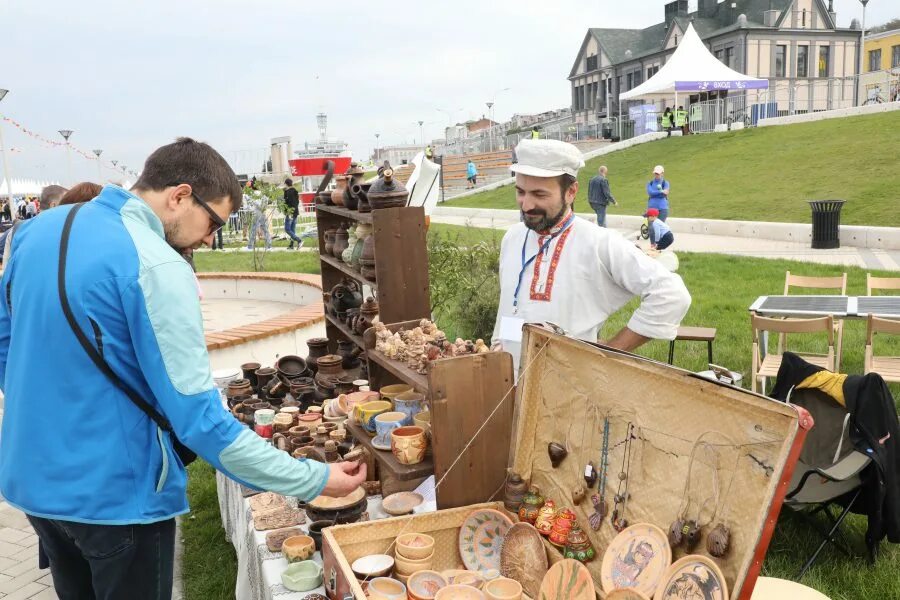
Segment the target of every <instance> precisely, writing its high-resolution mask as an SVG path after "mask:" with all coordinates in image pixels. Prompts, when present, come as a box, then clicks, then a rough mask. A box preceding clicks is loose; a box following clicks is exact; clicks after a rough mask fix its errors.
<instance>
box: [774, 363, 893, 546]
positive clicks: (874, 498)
mask: <svg viewBox="0 0 900 600" xmlns="http://www.w3.org/2000/svg"><path fill="white" fill-rule="evenodd" d="M819 371H824V369H823V368H822V367H817V366H815V365H811V364H809V363H808V362H806V361H805V360H803V359H802V358H800V357H799V356H797V355H796V354H793V353H792V352H785V353H784V358H783V360H782V362H781V368H779V369H778V377H777V380H776V382H775V387H774V388H773V389H772V393H771V396H772V398H775V399H776V400H781V401H784V400H785V399H786V398H787V395H788V392H789V391H790V389H791V388H792V387H794V386H796V385H798V384H799V383H801V382H802V381H803V380H805V379H806V378H807V377H809V376H810V375H813V374H815V373H818V372H819ZM843 392H844V399H845V401H846V404H847V410H848V412H849V413H850V440H851V441H852V442H853V447H854V448H855V449H856V450H857V451H858V452H862V453H863V454H866V455H867V456H869V457H870V458H871V459H872V464H871V465H869V466H868V467H866V469H865V470H864V471H863V473H862V479H863V492H862V495H861V496H860V501H859V502H858V503H857V505H856V506H855V507H854V510H853V512H856V513H859V514H865V515H866V516H868V518H869V526H868V529H867V531H866V544H867V545H868V547H869V550H870V551H872V552H874V551H875V550H876V549H877V547H878V543H879V542H880V541H881V540H883V539H884V538H885V537H887V538H888V541H890V542H892V543H895V544H896V543H900V446H898V444H900V420H898V418H897V408H896V405H895V404H894V398H893V397H892V396H891V392H890V390H889V389H888V387H887V384H886V383H885V382H884V379H882V378H881V375H878V374H877V373H869V374H868V375H849V376H848V377H847V379H846V381H845V382H844V386H843Z"/></svg>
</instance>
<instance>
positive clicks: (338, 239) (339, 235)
mask: <svg viewBox="0 0 900 600" xmlns="http://www.w3.org/2000/svg"><path fill="white" fill-rule="evenodd" d="M349 239H350V233H349V232H348V231H347V226H346V225H344V224H343V223H341V226H340V227H338V230H337V231H335V232H334V244H332V246H331V255H332V256H334V257H335V258H336V259H338V260H341V254H342V253H343V252H344V250H346V249H347V244H348V240H349Z"/></svg>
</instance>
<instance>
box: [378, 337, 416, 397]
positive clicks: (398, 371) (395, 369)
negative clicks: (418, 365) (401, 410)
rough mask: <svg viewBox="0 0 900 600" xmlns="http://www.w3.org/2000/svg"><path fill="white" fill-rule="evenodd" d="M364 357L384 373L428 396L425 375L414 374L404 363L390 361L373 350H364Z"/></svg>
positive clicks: (381, 353) (382, 354)
mask: <svg viewBox="0 0 900 600" xmlns="http://www.w3.org/2000/svg"><path fill="white" fill-rule="evenodd" d="M366 355H367V356H368V357H369V361H370V362H374V363H375V364H377V365H378V366H380V367H381V368H383V369H384V370H385V371H388V372H389V373H391V374H393V375H394V376H395V377H399V378H400V380H401V381H404V382H406V383H408V384H409V385H411V386H413V388H415V389H416V390H417V391H419V392H422V393H423V394H425V395H428V379H427V378H426V377H425V375H420V374H418V373H416V372H415V371H414V370H412V369H410V368H409V367H407V366H406V364H405V363H402V362H400V361H397V360H391V359H390V358H388V357H387V356H385V355H384V353H383V352H379V351H378V350H375V349H374V348H370V349H368V350H366Z"/></svg>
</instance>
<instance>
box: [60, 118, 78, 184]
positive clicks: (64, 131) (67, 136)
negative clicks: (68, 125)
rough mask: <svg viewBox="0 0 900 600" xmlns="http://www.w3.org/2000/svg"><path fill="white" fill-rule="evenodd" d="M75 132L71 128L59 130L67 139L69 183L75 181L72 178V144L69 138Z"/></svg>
mask: <svg viewBox="0 0 900 600" xmlns="http://www.w3.org/2000/svg"><path fill="white" fill-rule="evenodd" d="M73 133H74V132H73V131H72V130H71V129H60V130H59V135H61V136H63V139H64V140H66V173H67V175H68V177H67V180H68V182H69V185H72V184H74V183H75V182H74V181H73V180H72V146H70V145H69V138H70V137H72V134H73Z"/></svg>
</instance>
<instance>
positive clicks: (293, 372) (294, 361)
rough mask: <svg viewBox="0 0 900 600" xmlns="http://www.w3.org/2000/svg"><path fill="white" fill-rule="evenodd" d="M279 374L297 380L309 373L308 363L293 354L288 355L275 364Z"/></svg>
mask: <svg viewBox="0 0 900 600" xmlns="http://www.w3.org/2000/svg"><path fill="white" fill-rule="evenodd" d="M275 368H276V369H278V373H279V374H280V375H281V376H282V377H283V378H286V379H296V378H297V377H303V376H304V375H305V374H307V373H308V369H307V368H306V361H305V360H303V359H302V358H300V357H299V356H295V355H293V354H286V355H284V356H282V357H281V358H279V359H278V360H277V361H276V362H275Z"/></svg>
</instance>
